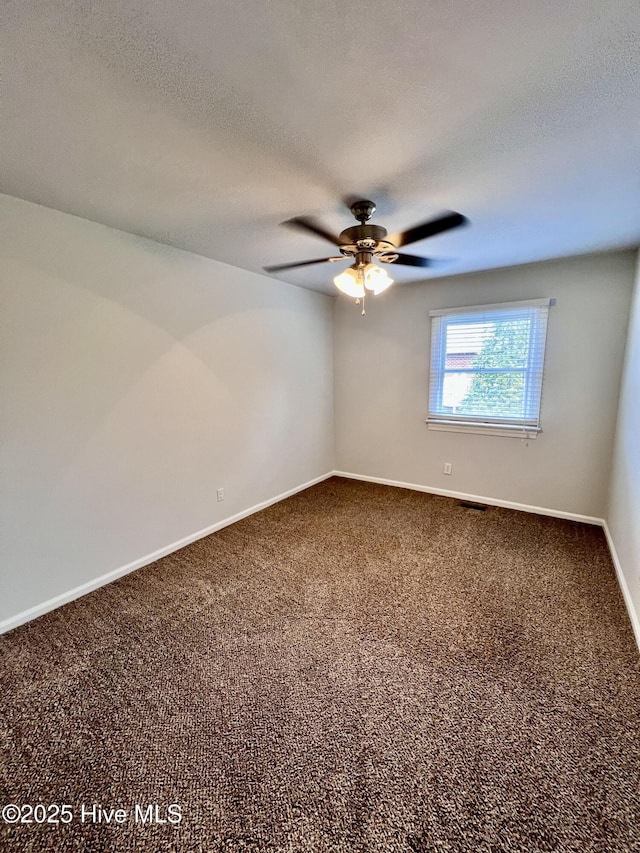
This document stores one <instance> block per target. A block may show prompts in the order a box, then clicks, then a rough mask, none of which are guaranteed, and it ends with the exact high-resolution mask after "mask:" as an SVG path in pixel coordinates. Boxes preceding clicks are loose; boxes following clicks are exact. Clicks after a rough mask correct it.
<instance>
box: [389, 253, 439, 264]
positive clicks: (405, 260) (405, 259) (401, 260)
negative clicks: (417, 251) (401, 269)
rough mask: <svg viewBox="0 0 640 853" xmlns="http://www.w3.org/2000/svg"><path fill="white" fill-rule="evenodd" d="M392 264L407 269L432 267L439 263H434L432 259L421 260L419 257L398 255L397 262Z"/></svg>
mask: <svg viewBox="0 0 640 853" xmlns="http://www.w3.org/2000/svg"><path fill="white" fill-rule="evenodd" d="M390 263H392V264H403V265H404V266H406V267H432V266H435V264H436V263H437V261H432V260H431V258H419V257H418V256H417V255H403V254H402V253H398V257H397V258H396V259H395V261H390Z"/></svg>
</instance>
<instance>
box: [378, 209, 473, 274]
mask: <svg viewBox="0 0 640 853" xmlns="http://www.w3.org/2000/svg"><path fill="white" fill-rule="evenodd" d="M468 221H469V220H468V219H467V218H466V216H463V215H462V214H461V213H455V212H454V211H450V212H449V213H445V214H444V215H443V216H439V217H438V218H437V219H430V220H429V221H428V222H423V223H422V224H421V225H416V226H415V227H414V228H408V229H407V230H406V231H400V232H399V233H398V234H390V235H389V236H388V237H386V238H385V239H387V240H388V241H389V242H390V243H392V244H393V245H394V246H395V247H396V248H397V249H399V248H400V247H401V246H408V245H409V243H417V242H418V240H424V239H426V238H427V237H434V236H435V235H436V234H442V232H443V231H450V230H451V229H452V228H459V227H460V225H466V224H467V222H468ZM396 263H397V262H396Z"/></svg>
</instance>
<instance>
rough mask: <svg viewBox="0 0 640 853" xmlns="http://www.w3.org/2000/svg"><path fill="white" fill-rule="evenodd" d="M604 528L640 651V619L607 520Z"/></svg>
mask: <svg viewBox="0 0 640 853" xmlns="http://www.w3.org/2000/svg"><path fill="white" fill-rule="evenodd" d="M602 528H603V530H604V535H605V536H606V537H607V545H608V546H609V553H610V554H611V559H612V560H613V565H614V566H615V570H616V575H617V576H618V585H619V586H620V591H621V592H622V597H623V598H624V603H625V604H626V606H627V613H628V614H629V619H630V621H631V627H632V628H633V633H634V634H635V638H636V643H637V644H638V649H639V650H640V617H639V616H638V614H637V613H636V610H635V607H634V606H633V599H632V598H631V593H630V592H629V587H628V586H627V581H626V579H625V576H624V573H623V571H622V565H621V564H620V559H619V557H618V552H617V551H616V546H615V545H614V542H613V538H612V536H611V531H610V530H609V525H608V524H607V522H606V520H603V522H602Z"/></svg>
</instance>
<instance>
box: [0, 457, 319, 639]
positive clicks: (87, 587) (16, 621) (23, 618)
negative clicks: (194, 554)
mask: <svg viewBox="0 0 640 853" xmlns="http://www.w3.org/2000/svg"><path fill="white" fill-rule="evenodd" d="M329 477H333V471H329V472H328V473H326V474H322V475H321V476H320V477H316V478H315V479H313V480H309V482H308V483H302V485H300V486H295V487H294V488H293V489H289V491H287V492H283V493H282V494H281V495H276V496H275V497H273V498H269V499H268V500H266V501H262V503H259V504H256V505H255V506H252V507H249V509H245V510H243V511H242V512H238V513H236V514H235V515H231V516H229V518H225V519H223V520H222V521H217V522H216V523H215V524H212V525H210V526H209V527H205V528H204V529H203V530H198V531H197V532H196V533H192V534H190V535H189V536H185V537H184V538H183V539H179V540H178V541H177V542H172V543H171V544H170V545H165V546H164V547H163V548H159V549H158V550H157V551H154V552H153V553H151V554H147V555H146V556H144V557H140V558H139V559H138V560H134V561H133V562H131V563H127V565H126V566H120V568H118V569H114V570H113V571H111V572H107V573H106V574H105V575H100V577H98V578H93V579H92V580H90V581H87V582H86V583H83V584H81V585H80V586H76V587H74V589H70V590H69V591H68V592H63V593H62V594H61V595H56V596H55V598H50V599H49V600H48V601H43V602H42V604H37V605H36V606H35V607H30V608H29V609H28V610H24V611H23V612H22V613H18V614H17V615H16V616H10V617H9V619H5V620H4V621H3V622H0V634H4V633H6V632H7V631H11V630H12V629H13V628H17V627H18V626H20V625H24V623H25V622H30V621H31V620H32V619H37V617H38V616H43V615H44V614H45V613H49V612H50V611H51V610H55V609H56V608H57V607H61V606H62V605H63V604H68V603H69V602H70V601H75V599H76V598H81V597H82V596H83V595H86V594H87V593H88V592H93V590H94V589H98V588H99V587H101V586H105V585H106V584H108V583H111V582H112V581H114V580H117V579H118V578H120V577H122V576H123V575H128V574H129V572H133V571H135V570H136V569H141V568H142V567H143V566H148V565H149V564H150V563H155V561H156V560H159V559H161V558H162V557H166V556H167V554H172V553H173V552H174V551H179V550H180V548H184V547H185V546H186V545H190V544H191V543H192V542H196V541H197V540H198V539H203V538H204V537H205V536H209V535H210V534H211V533H215V532H216V531H217V530H222V528H223V527H228V526H229V525H230V524H233V523H234V522H236V521H240V519H242V518H246V517H247V516H248V515H253V514H254V513H255V512H260V510H261V509H266V508H267V507H268V506H271V505H272V504H275V503H278V502H279V501H283V500H284V499H285V498H289V497H291V495H295V494H296V493H297V492H302V491H304V490H305V489H308V488H309V487H310V486H315V485H316V483H321V482H322V481H323V480H327V479H329Z"/></svg>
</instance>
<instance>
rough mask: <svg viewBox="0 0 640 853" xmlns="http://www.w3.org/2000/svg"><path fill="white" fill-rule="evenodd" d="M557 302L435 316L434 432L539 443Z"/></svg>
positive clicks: (431, 410)
mask: <svg viewBox="0 0 640 853" xmlns="http://www.w3.org/2000/svg"><path fill="white" fill-rule="evenodd" d="M550 304H551V300H550V299H536V300H532V301H529V302H509V303H503V304H500V305H478V306H476V307H473V308H451V309H445V310H441V311H431V312H430V316H431V376H430V385H429V417H428V418H427V423H428V424H429V428H430V429H449V430H455V431H459V432H484V433H491V434H498V435H518V436H521V437H523V436H526V437H528V438H535V436H536V434H537V433H538V432H539V431H540V397H541V393H542V371H543V367H544V348H545V341H546V335H547V315H548V313H549V305H550Z"/></svg>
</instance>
